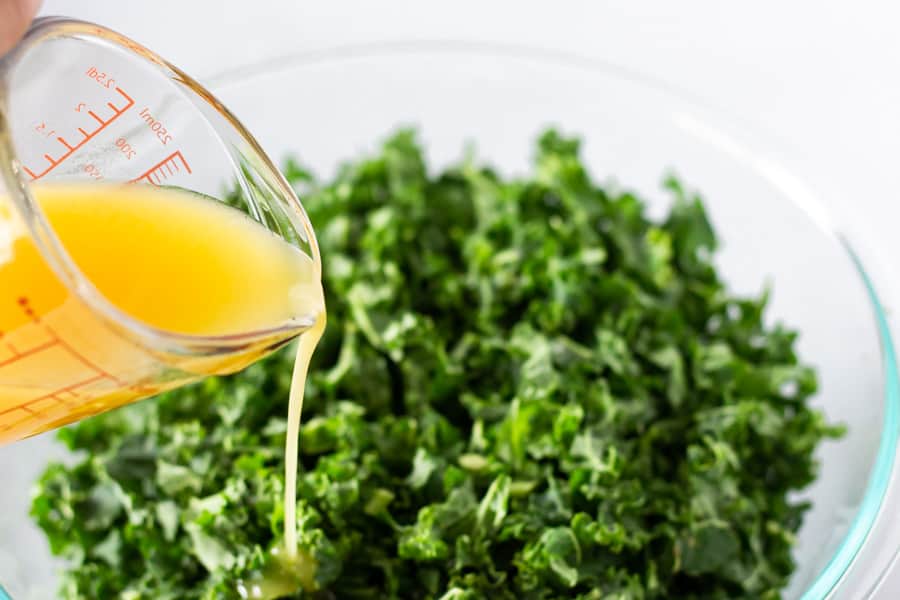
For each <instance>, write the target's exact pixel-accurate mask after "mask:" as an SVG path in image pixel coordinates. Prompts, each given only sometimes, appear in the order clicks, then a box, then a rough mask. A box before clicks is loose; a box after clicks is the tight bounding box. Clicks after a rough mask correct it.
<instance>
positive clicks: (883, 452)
mask: <svg viewBox="0 0 900 600" xmlns="http://www.w3.org/2000/svg"><path fill="white" fill-rule="evenodd" d="M429 54H430V55H438V54H440V55H453V54H457V55H470V56H490V57H492V58H498V59H502V58H505V59H514V60H519V61H525V62H536V63H541V64H543V65H549V66H556V67H563V68H568V69H575V70H579V71H582V72H587V73H593V74H595V75H596V74H598V73H599V74H602V75H603V76H604V77H607V78H609V77H613V78H619V79H623V80H626V81H627V82H628V83H630V84H631V85H636V86H639V87H644V88H649V89H651V90H654V91H656V92H662V93H664V94H668V95H671V96H673V97H674V98H676V99H677V100H679V101H681V102H683V103H685V104H686V105H688V106H692V107H693V108H699V109H702V111H703V117H704V118H703V122H702V123H693V124H692V127H693V126H696V127H697V128H699V129H701V130H703V131H701V134H708V135H710V136H712V137H713V138H716V139H717V141H719V142H721V143H722V144H724V145H726V146H729V147H730V149H731V150H733V151H734V155H735V156H736V157H737V158H739V159H741V160H742V162H744V163H745V165H744V166H746V167H748V168H750V169H751V170H752V171H754V173H755V174H756V175H758V176H759V177H761V178H763V179H765V180H766V181H767V182H769V183H770V184H771V185H773V187H774V188H775V189H778V190H779V191H781V192H782V193H783V195H784V196H785V197H786V199H787V200H788V201H790V202H791V203H793V204H795V206H797V207H798V208H800V209H801V210H803V212H804V213H805V214H806V216H807V217H808V218H809V219H811V220H812V221H813V222H814V224H815V225H816V226H817V228H818V229H820V230H821V231H822V232H823V233H825V234H827V235H830V236H831V237H833V238H834V239H835V241H836V243H838V244H839V245H840V246H841V247H842V248H843V250H844V252H845V253H846V255H847V257H848V258H849V260H850V262H851V264H852V266H853V268H854V270H855V271H856V273H857V275H858V276H859V278H860V284H861V285H862V288H863V289H864V290H865V292H866V297H867V298H868V300H869V303H870V309H871V311H872V318H873V321H874V324H875V328H876V331H877V334H878V339H879V344H880V348H881V369H882V390H883V392H882V393H883V396H884V422H883V426H882V430H881V434H880V439H879V445H878V450H877V452H876V454H875V459H874V462H873V463H872V464H871V466H870V473H869V478H868V483H867V484H866V489H865V493H864V495H863V497H862V500H861V501H860V503H859V505H858V507H857V510H856V514H855V516H854V518H853V521H852V523H851V524H850V526H849V528H848V530H847V532H846V533H845V534H844V537H843V539H842V540H841V543H840V546H839V547H838V549H837V551H836V552H835V553H834V554H833V555H832V557H831V558H830V559H829V561H828V563H827V564H826V565H825V567H823V568H822V569H821V571H820V572H819V574H818V575H817V576H816V578H815V580H814V581H813V582H812V584H811V585H810V586H809V587H808V588H807V589H806V590H805V591H804V592H803V594H802V596H801V597H800V600H822V599H823V598H827V597H829V596H831V595H832V594H834V593H835V592H836V591H838V587H839V585H840V583H841V581H842V580H843V579H844V576H845V575H846V574H847V573H848V572H849V570H850V568H851V566H853V564H854V562H855V559H856V558H857V556H858V555H859V553H860V551H861V550H862V549H863V547H864V545H865V542H866V540H867V539H868V538H869V537H870V534H871V532H872V530H873V525H874V524H875V522H876V520H877V519H878V516H879V515H880V513H881V510H882V508H883V500H884V498H885V495H886V494H887V491H888V489H889V484H890V481H891V475H892V473H893V470H894V462H895V455H896V451H897V444H898V438H900V374H898V368H897V355H896V351H895V347H894V342H893V337H892V334H891V327H890V324H889V320H888V315H887V312H886V311H885V309H884V304H883V303H882V300H881V299H880V296H879V293H878V292H877V290H878V289H882V288H883V287H884V286H881V285H876V282H875V279H874V278H873V277H872V275H871V271H870V270H869V269H868V268H867V267H866V266H865V265H864V264H863V259H862V258H861V256H862V253H861V252H860V249H861V245H859V244H855V243H851V239H850V237H851V236H850V235H849V234H848V233H847V231H846V230H845V228H843V227H838V226H837V225H836V221H835V220H834V219H832V218H831V211H829V210H828V209H827V208H826V207H825V206H824V205H823V204H822V203H821V201H820V200H819V199H817V198H816V197H815V194H808V193H804V194H803V196H804V197H803V198H802V199H801V198H798V196H797V194H795V193H792V190H790V189H787V188H788V187H790V188H795V187H796V186H797V185H800V186H802V189H803V190H804V192H806V190H807V188H806V186H805V184H804V183H803V178H801V177H799V176H797V175H795V174H794V172H793V169H791V170H788V171H784V170H782V169H779V170H778V172H777V173H775V172H772V171H770V170H768V169H764V168H762V165H769V164H770V162H769V161H766V160H764V159H763V158H762V157H761V156H760V154H759V153H758V152H756V151H754V150H753V149H751V148H750V147H749V145H748V144H746V143H745V142H744V141H743V140H744V139H749V138H762V141H763V145H764V146H770V145H771V146H774V147H779V146H780V147H785V146H788V144H787V143H786V142H785V141H784V140H780V139H778V138H777V136H775V135H774V134H772V133H771V132H766V131H765V130H764V128H761V127H760V126H759V123H756V122H754V121H753V120H752V119H748V118H745V117H743V116H740V115H736V114H734V113H730V112H729V111H727V110H726V109H724V108H722V107H720V106H716V105H714V104H712V103H711V102H709V101H707V100H706V99H705V98H703V97H702V96H699V95H697V94H695V93H692V92H690V91H689V90H686V89H684V88H681V87H679V86H677V85H673V84H671V83H670V82H667V81H664V80H663V79H659V78H656V77H654V76H651V75H647V74H645V73H642V72H639V71H636V70H633V69H630V68H628V67H624V66H622V65H619V64H616V63H614V62H611V61H608V60H604V59H601V58H596V57H591V56H587V55H584V54H579V53H576V52H570V51H566V50H559V49H554V48H549V47H542V46H536V45H528V44H514V43H505V42H493V41H473V40H462V39H452V38H441V39H423V38H412V39H410V38H398V39H392V40H380V41H371V42H357V43H342V44H336V45H330V46H322V47H318V48H312V49H307V50H303V51H299V52H293V53H284V54H278V55H275V56H271V57H268V58H265V59H262V60H259V61H254V62H250V63H246V64H243V65H239V66H236V67H231V68H227V69H223V70H220V71H218V72H217V73H214V74H212V75H210V76H208V77H205V78H204V83H205V85H206V86H207V87H208V88H209V89H211V90H214V91H215V92H216V93H219V92H221V91H223V90H227V89H228V88H229V87H231V86H237V85H242V84H246V83H247V82H249V81H252V80H254V79H256V78H260V77H265V76H270V75H274V74H278V73H281V72H289V71H294V70H297V69H302V68H308V67H316V66H324V65H329V64H333V63H336V62H341V61H352V60H360V59H372V58H403V57H410V56H415V55H419V56H422V55H429ZM707 115H712V117H713V119H712V121H713V122H715V123H720V122H724V123H728V130H729V133H725V131H724V129H722V128H721V127H719V126H716V125H713V124H711V123H710V122H709V121H708V119H707ZM732 130H734V131H736V132H737V134H738V135H737V136H734V135H731V134H730V132H731V131H732ZM750 131H755V132H757V133H755V134H753V135H750V134H749V133H748V132H750ZM760 131H763V132H764V133H763V134H762V135H760V133H759V132H760ZM784 178H789V179H790V181H789V184H790V185H785V181H783V180H782V179H784ZM841 216H842V220H846V219H845V215H841ZM854 239H856V238H854ZM867 255H868V254H867ZM898 555H900V549H898V550H897V552H895V553H894V554H893V555H892V558H896V557H897V556H898ZM892 562H893V560H892V561H891V563H892Z"/></svg>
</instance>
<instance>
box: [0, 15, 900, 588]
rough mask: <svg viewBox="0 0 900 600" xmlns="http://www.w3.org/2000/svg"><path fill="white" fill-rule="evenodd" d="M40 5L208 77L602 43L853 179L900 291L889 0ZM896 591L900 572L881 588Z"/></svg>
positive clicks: (594, 48)
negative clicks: (416, 47) (312, 63)
mask: <svg viewBox="0 0 900 600" xmlns="http://www.w3.org/2000/svg"><path fill="white" fill-rule="evenodd" d="M43 14H63V15H70V16H74V17H78V18H82V19H87V20H92V21H95V22H98V23H101V24H104V25H106V26H109V27H111V28H113V29H116V30H119V31H121V32H122V33H124V34H126V35H129V36H130V37H133V38H135V39H136V40H138V41H140V42H142V43H144V44H145V45H147V46H148V47H150V48H152V49H154V50H155V51H157V52H158V53H159V54H161V55H162V56H164V57H166V58H167V59H169V60H170V61H172V62H173V63H175V64H177V65H179V66H180V67H181V68H182V69H184V70H185V71H187V72H188V73H190V74H192V75H194V76H195V77H196V78H198V79H199V80H200V81H201V82H202V81H203V80H204V79H205V78H208V77H210V76H211V75H214V74H216V73H217V72H220V71H222V70H223V69H225V68H235V67H239V66H241V65H248V64H252V63H255V62H258V61H259V60H260V59H264V58H266V57H268V56H274V55H278V54H284V53H296V52H298V51H302V50H307V49H313V48H321V47H324V46H333V45H339V44H341V43H347V42H363V41H380V40H387V39H398V38H402V39H417V38H423V39H434V38H451V39H455V40H477V41H494V42H497V41H501V42H510V43H520V44H529V45H536V46H542V47H549V48H553V49H560V50H567V51H572V52H577V53H579V54H582V55H586V56H593V57H598V58H602V59H604V60H607V61H609V62H612V63H615V64H618V65H621V66H624V67H628V68H630V69H632V70H634V71H637V72H640V73H644V74H648V75H651V76H653V77H655V78H656V79H658V80H662V81H665V82H669V83H671V84H674V85H676V86H678V87H681V88H682V89H686V90H689V91H690V92H692V93H694V94H696V95H699V96H702V97H704V98H705V99H707V100H708V101H709V102H711V103H712V104H715V105H718V106H721V107H724V108H725V109H726V110H728V111H729V112H730V113H732V114H737V115H742V116H744V117H746V118H747V119H750V120H752V121H754V122H755V123H757V124H758V125H759V127H760V128H762V129H764V130H767V132H768V133H770V134H771V135H772V136H774V137H777V138H778V139H780V140H781V141H782V142H783V143H785V144H786V145H787V146H789V147H790V148H792V150H793V153H794V155H795V158H797V159H798V161H799V164H802V166H803V168H804V169H805V170H806V171H807V172H820V173H827V174H828V176H829V178H830V179H831V180H832V181H835V182H839V183H840V184H841V187H842V188H843V189H844V190H848V191H849V192H850V193H848V194H845V195H840V196H839V197H838V198H836V199H832V201H830V204H831V206H830V207H829V208H831V209H832V211H833V212H836V213H838V214H839V215H850V216H852V217H853V220H854V222H855V223H856V226H855V228H856V231H855V232H856V240H857V241H859V240H860V239H862V240H863V241H864V243H866V244H867V245H868V246H869V247H870V248H871V249H872V250H874V252H873V253H874V254H875V255H876V256H877V257H878V259H879V260H880V261H881V264H880V265H879V268H880V269H881V273H882V274H883V275H886V276H885V277H882V280H881V282H880V283H881V285H882V291H883V292H886V293H887V295H890V296H891V297H895V298H896V297H900V296H896V295H894V294H895V290H900V268H897V267H895V266H894V265H892V262H894V261H893V260H892V259H893V258H894V257H900V235H897V234H896V233H895V230H896V227H897V223H898V221H900V197H898V189H900V185H898V184H900V169H898V168H897V166H896V165H897V162H898V159H900V37H898V35H897V25H898V23H900V4H897V3H891V2H888V1H887V0H884V1H882V2H874V1H868V0H867V1H857V2H846V1H844V2H833V1H823V0H818V1H815V0H793V1H791V2H784V1H783V0H782V1H777V0H756V1H755V2H745V3H740V4H738V3H732V2H721V0H704V1H695V0H683V1H681V2H671V1H669V0H660V1H652V2H607V1H605V0H603V1H600V0H593V1H590V0H589V1H583V2H581V1H579V2H576V1H570V0H556V1H553V2H550V1H545V2H531V1H523V0H490V1H485V0H452V1H447V2H422V1H421V0H406V1H399V0H397V1H382V2H372V1H371V0H369V1H366V0H359V1H350V0H329V1H328V2H292V1H287V0H283V1H275V0H253V1H252V2H248V1H243V2H241V1H236V0H219V1H217V2H212V1H211V0H209V1H205V2H200V1H194V2H191V1H190V0H156V1H155V2H153V3H148V2H140V3H138V2H122V1H121V0H91V2H76V1H75V0H45V6H44V8H43ZM893 282H896V284H895V283H893ZM885 288H891V289H890V290H887V289H885ZM887 308H888V310H889V311H890V309H891V308H892V307H890V306H888V307H887ZM892 326H893V329H894V332H895V335H897V334H898V333H900V327H898V326H897V323H896V322H894V323H892ZM22 450H23V451H26V449H25V448H24V447H23V448H22ZM14 483H15V482H11V483H10V485H12V484H14ZM22 483H23V485H24V484H25V482H24V481H23V482H22ZM888 543H890V542H888ZM893 543H898V544H900V540H896V541H894V542H893ZM0 560H2V557H0ZM895 571H898V570H897V569H895ZM898 595H900V573H896V574H895V576H894V577H889V578H888V580H887V581H886V582H885V583H884V584H883V585H882V586H881V588H880V590H879V593H878V594H877V596H876V597H877V598H879V599H880V598H885V599H888V598H895V597H898ZM847 597H851V596H847ZM853 597H855V594H854V595H853Z"/></svg>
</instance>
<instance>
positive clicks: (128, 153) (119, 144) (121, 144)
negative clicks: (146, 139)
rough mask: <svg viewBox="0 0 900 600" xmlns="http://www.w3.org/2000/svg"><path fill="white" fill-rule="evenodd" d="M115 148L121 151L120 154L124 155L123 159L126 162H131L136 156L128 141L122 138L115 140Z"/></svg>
mask: <svg viewBox="0 0 900 600" xmlns="http://www.w3.org/2000/svg"><path fill="white" fill-rule="evenodd" d="M116 148H118V149H119V150H121V151H122V154H124V155H125V158H127V159H128V160H131V159H132V158H134V157H135V156H136V155H137V151H135V149H134V148H133V147H132V146H131V144H129V143H128V140H126V139H125V138H123V137H120V138H119V139H117V140H116Z"/></svg>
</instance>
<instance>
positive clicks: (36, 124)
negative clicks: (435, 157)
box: [0, 18, 321, 443]
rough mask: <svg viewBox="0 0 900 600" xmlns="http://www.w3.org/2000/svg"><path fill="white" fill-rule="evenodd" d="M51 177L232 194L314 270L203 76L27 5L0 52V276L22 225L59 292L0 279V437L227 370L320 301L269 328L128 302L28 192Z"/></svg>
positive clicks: (301, 226)
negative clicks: (202, 327)
mask: <svg viewBox="0 0 900 600" xmlns="http://www.w3.org/2000/svg"><path fill="white" fill-rule="evenodd" d="M262 108H264V107H262ZM53 181H76V182H101V181H102V182H113V183H121V184H135V185H145V186H175V187H177V188H181V189H184V190H188V191H192V192H198V193H201V194H204V195H206V196H209V197H212V198H219V197H222V196H223V194H224V193H225V192H226V191H227V192H230V193H229V204H231V205H232V206H235V207H237V208H239V209H241V210H242V211H244V212H246V213H247V214H248V215H249V216H250V217H252V218H253V219H254V220H256V221H258V222H259V223H260V224H262V225H263V226H264V227H266V228H267V229H269V230H270V231H272V232H273V233H275V234H276V235H277V236H279V237H281V238H282V239H283V240H285V241H286V242H288V243H290V244H291V245H293V246H295V247H296V248H298V249H299V250H301V251H302V252H304V253H305V254H306V255H307V256H308V257H309V258H310V259H311V260H312V262H313V265H314V267H313V268H314V270H315V273H316V275H317V276H318V274H319V273H320V270H321V267H320V262H319V252H318V247H317V244H316V240H315V236H314V233H313V230H312V226H311V225H310V223H309V220H308V219H307V217H306V214H305V212H304V210H303V207H302V206H301V204H300V202H299V200H298V199H297V197H296V195H295V194H294V192H293V190H292V189H291V188H290V186H289V185H288V184H287V183H286V181H285V180H284V178H283V177H282V176H281V174H280V173H279V172H278V170H277V169H276V168H275V167H274V166H273V164H272V162H271V161H270V160H269V158H268V157H267V156H266V155H265V153H264V152H263V151H262V150H261V148H260V147H259V145H258V144H257V143H256V141H255V140H254V139H253V138H252V137H251V136H250V134H249V133H248V132H247V131H246V130H245V129H244V128H243V127H242V126H241V124H240V123H239V122H238V121H237V119H236V118H235V117H234V116H233V115H231V113H229V112H228V110H227V109H226V108H225V107H224V106H222V105H221V104H220V103H219V102H218V101H217V100H216V99H215V98H214V97H213V96H212V95H211V94H210V93H209V92H208V91H206V90H205V89H203V88H202V87H201V86H200V85H199V84H198V83H197V82H195V81H194V80H193V79H191V78H190V77H189V76H187V75H186V74H184V73H183V72H181V71H180V70H178V69H177V68H175V67H174V66H172V65H171V64H169V63H167V62H166V61H164V60H163V59H161V58H160V57H158V56H157V55H156V54H154V53H152V52H150V51H149V50H147V49H146V48H144V47H143V46H141V45H140V44H137V43H136V42H134V41H132V40H130V39H128V38H126V37H125V36H122V35H120V34H118V33H116V32H113V31H110V30H109V29H106V28H104V27H100V26H98V25H95V24H92V23H86V22H81V21H76V20H70V19H63V18H42V19H38V20H37V21H35V23H34V25H33V26H32V28H31V29H30V31H29V32H28V33H27V35H26V36H25V38H24V39H23V40H22V41H21V42H20V44H19V45H18V46H17V47H16V48H14V49H13V50H12V51H11V52H10V53H9V54H7V55H6V56H5V57H3V59H2V60H0V284H2V282H3V269H4V268H7V269H11V268H15V260H16V257H15V251H16V243H17V242H16V241H17V240H19V241H20V242H21V241H22V240H23V239H24V238H26V237H27V238H28V241H29V242H30V243H31V244H33V246H34V247H36V248H37V249H38V251H39V255H40V259H41V260H42V261H44V262H45V263H46V265H47V266H48V267H49V268H50V269H51V270H52V272H53V274H54V275H55V277H56V278H58V280H59V282H60V283H61V286H60V289H61V290H63V292H62V293H59V294H56V295H55V296H54V297H52V298H48V297H36V296H35V294H39V292H36V291H35V290H34V289H29V285H28V282H27V278H25V279H23V278H22V277H19V279H18V280H16V279H9V281H19V282H20V284H19V285H13V286H10V285H7V286H6V288H5V289H4V287H2V285H0V443H3V442H9V441H14V440H16V439H21V438H24V437H28V436H30V435H34V434H36V433H39V432H42V431H45V430H47V429H51V428H54V427H57V426H60V425H63V424H66V423H69V422H72V421H75V420H77V419H80V418H83V417H86V416H90V415H92V414H95V413H98V412H101V411H103V410H107V409H109V408H113V407H115V406H119V405H122V404H125V403H128V402H131V401H133V400H137V399H140V398H144V397H147V396H151V395H154V394H157V393H159V392H161V391H164V390H167V389H171V388H174V387H177V386H180V385H183V384H185V383H189V382H191V381H195V380H197V379H199V378H201V377H203V376H205V375H209V374H213V373H226V372H232V371H235V370H238V369H240V368H242V367H244V366H246V365H247V364H249V363H250V362H252V361H254V360H256V359H258V358H260V357H261V356H263V355H264V354H266V353H268V352H271V351H272V350H274V349H275V348H277V347H279V346H281V345H283V344H285V343H287V342H288V341H289V340H290V339H292V338H294V337H295V336H297V335H299V334H300V333H302V332H303V331H304V330H305V329H306V328H308V327H310V326H311V325H312V324H313V320H314V318H315V316H316V315H298V316H297V317H296V318H295V319H292V320H290V321H289V322H285V323H280V324H277V325H275V326H273V327H271V328H268V329H265V330H259V331H247V332H241V333H239V334H233V335H223V336H199V335H183V334H177V333H173V332H169V331H163V330H160V329H156V328H154V327H151V326H149V325H147V324H145V323H142V322H140V321H138V320H136V319H134V318H132V317H130V316H129V315H127V314H125V313H124V312H122V311H121V310H119V309H118V308H116V307H115V306H114V305H112V304H111V303H110V302H108V301H107V300H106V299H105V298H104V297H103V295H102V294H100V292H99V291H98V290H97V289H96V288H95V287H94V286H93V285H92V283H91V281H89V280H88V279H87V278H86V277H85V276H84V275H83V274H82V273H80V272H79V270H78V268H77V267H76V265H75V264H74V262H73V261H72V260H71V258H70V256H69V255H68V253H67V251H66V248H65V247H64V246H63V245H62V243H61V242H60V240H59V238H58V237H57V236H56V235H55V233H54V231H53V230H52V228H51V227H50V225H49V224H48V221H47V219H46V218H45V216H44V215H43V214H42V212H41V209H40V207H39V205H38V204H37V203H36V202H35V200H34V197H33V193H32V192H33V190H34V184H35V183H39V184H40V183H44V182H53ZM198 226H200V227H202V226H203V224H200V223H198ZM185 260H190V257H185ZM260 268H264V265H260ZM129 275H134V274H127V273H126V274H123V277H128V276H129ZM22 281H25V282H26V283H24V284H21V282H22ZM11 288H16V289H11Z"/></svg>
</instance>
